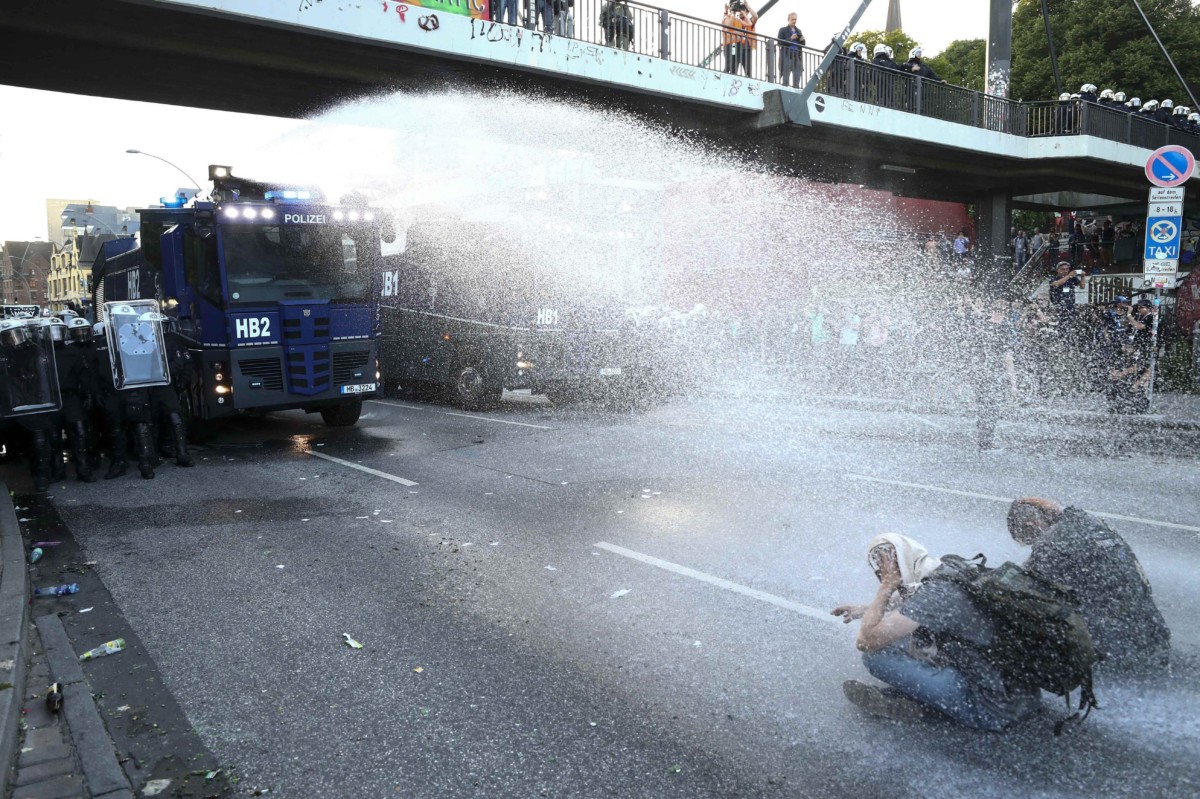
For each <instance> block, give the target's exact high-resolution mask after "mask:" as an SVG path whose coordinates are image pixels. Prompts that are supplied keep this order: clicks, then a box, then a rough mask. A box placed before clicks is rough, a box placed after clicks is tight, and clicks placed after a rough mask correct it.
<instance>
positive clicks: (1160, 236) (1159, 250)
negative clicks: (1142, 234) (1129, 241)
mask: <svg viewBox="0 0 1200 799" xmlns="http://www.w3.org/2000/svg"><path fill="white" fill-rule="evenodd" d="M1182 228H1183V219H1182V218H1181V217H1178V216H1151V217H1147V218H1146V255H1145V258H1146V260H1147V261H1166V260H1173V259H1176V258H1178V257H1179V239H1180V235H1181V233H1182Z"/></svg>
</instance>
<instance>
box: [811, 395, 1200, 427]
mask: <svg viewBox="0 0 1200 799" xmlns="http://www.w3.org/2000/svg"><path fill="white" fill-rule="evenodd" d="M797 399H798V400H799V401H800V402H802V403H807V404H810V405H817V406H820V407H832V408H853V409H855V410H860V411H877V412H882V413H888V412H901V413H926V414H936V415H939V416H954V415H967V416H970V415H973V414H974V413H975V410H974V408H973V407H971V406H968V405H963V406H950V405H921V404H919V403H915V402H907V401H905V400H898V399H876V398H874V397H817V396H807V397H797ZM1000 418H1002V419H1010V420H1013V419H1015V420H1021V421H1029V422H1043V423H1045V422H1063V423H1066V424H1090V425H1093V426H1104V427H1110V428H1122V427H1136V428H1141V429H1147V430H1190V431H1200V419H1170V418H1167V417H1166V416H1163V415H1162V414H1128V415H1120V414H1110V413H1104V412H1103V411H1066V410H1054V409H1050V408H1038V407H1028V408H1007V409H1002V410H1001V413H1000Z"/></svg>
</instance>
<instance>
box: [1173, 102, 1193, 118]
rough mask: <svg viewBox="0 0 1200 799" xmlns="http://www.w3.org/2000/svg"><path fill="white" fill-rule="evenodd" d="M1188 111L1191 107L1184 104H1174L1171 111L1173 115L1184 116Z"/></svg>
mask: <svg viewBox="0 0 1200 799" xmlns="http://www.w3.org/2000/svg"><path fill="white" fill-rule="evenodd" d="M1189 111H1191V109H1190V108H1188V107H1187V106H1186V105H1177V106H1175V110H1174V111H1173V112H1172V113H1173V114H1175V116H1177V117H1185V116H1187V115H1188V112H1189Z"/></svg>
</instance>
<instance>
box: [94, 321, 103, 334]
mask: <svg viewBox="0 0 1200 799" xmlns="http://www.w3.org/2000/svg"><path fill="white" fill-rule="evenodd" d="M92 335H93V336H103V335H104V323H103V322H97V323H96V324H94V325H92Z"/></svg>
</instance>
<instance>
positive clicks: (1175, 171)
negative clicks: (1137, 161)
mask: <svg viewBox="0 0 1200 799" xmlns="http://www.w3.org/2000/svg"><path fill="white" fill-rule="evenodd" d="M1195 169H1196V159H1195V157H1194V156H1193V155H1192V151H1191V150H1189V149H1188V148H1186V147H1181V146H1179V145H1178V144H1168V145H1167V146H1166V147H1159V148H1158V149H1157V150H1155V151H1154V152H1153V153H1151V154H1150V158H1148V159H1147V160H1146V177H1147V178H1148V179H1149V181H1150V182H1151V183H1153V184H1154V185H1155V186H1162V187H1163V188H1170V187H1172V186H1182V185H1183V184H1184V183H1185V182H1186V181H1187V179H1188V178H1190V177H1191V176H1192V172H1193V171H1194V170H1195Z"/></svg>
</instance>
